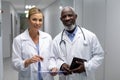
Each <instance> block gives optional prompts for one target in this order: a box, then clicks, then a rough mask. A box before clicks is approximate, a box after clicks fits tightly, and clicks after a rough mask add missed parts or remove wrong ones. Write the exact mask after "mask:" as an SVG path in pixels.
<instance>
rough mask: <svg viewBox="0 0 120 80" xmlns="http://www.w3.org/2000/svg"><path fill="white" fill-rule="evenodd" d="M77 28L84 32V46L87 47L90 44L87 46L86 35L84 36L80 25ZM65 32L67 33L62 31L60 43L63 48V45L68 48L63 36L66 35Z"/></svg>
mask: <svg viewBox="0 0 120 80" xmlns="http://www.w3.org/2000/svg"><path fill="white" fill-rule="evenodd" d="M77 26H78V27H79V28H80V30H81V32H82V35H83V38H84V42H83V45H84V46H87V45H88V44H87V41H86V38H85V34H84V32H83V30H82V28H81V27H80V26H79V25H77ZM64 32H65V29H64V30H63V31H62V35H61V41H60V43H59V45H60V46H61V44H62V43H63V44H64V45H65V46H66V42H65V40H64V39H63V34H64Z"/></svg>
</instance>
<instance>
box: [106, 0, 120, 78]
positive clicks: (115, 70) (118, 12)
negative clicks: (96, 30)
mask: <svg viewBox="0 0 120 80" xmlns="http://www.w3.org/2000/svg"><path fill="white" fill-rule="evenodd" d="M106 7H107V24H106V37H105V43H106V44H105V49H106V53H107V54H106V62H105V64H106V66H105V80H120V70H119V68H120V0H107V6H106Z"/></svg>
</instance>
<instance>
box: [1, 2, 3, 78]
mask: <svg viewBox="0 0 120 80" xmlns="http://www.w3.org/2000/svg"><path fill="white" fill-rule="evenodd" d="M0 10H2V9H1V0H0ZM1 23H2V14H1V13H0V80H3V55H2V37H1V31H2V30H1V27H2V26H1Z"/></svg>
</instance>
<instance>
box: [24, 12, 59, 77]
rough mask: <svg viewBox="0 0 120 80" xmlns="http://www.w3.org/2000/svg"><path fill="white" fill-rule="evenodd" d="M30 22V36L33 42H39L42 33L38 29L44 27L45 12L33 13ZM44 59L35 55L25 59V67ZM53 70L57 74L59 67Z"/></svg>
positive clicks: (53, 74)
mask: <svg viewBox="0 0 120 80" xmlns="http://www.w3.org/2000/svg"><path fill="white" fill-rule="evenodd" d="M28 22H29V26H30V27H29V34H30V37H31V39H32V40H33V42H34V43H35V44H37V43H38V42H39V35H40V34H39V32H38V31H39V29H40V28H41V27H42V24H43V14H42V13H36V14H33V15H31V16H30V18H29V19H28ZM43 60H44V58H43V57H42V56H38V55H35V56H33V57H32V58H30V59H26V60H25V67H28V66H29V65H30V64H32V63H36V62H40V61H43ZM51 71H52V73H51V75H52V76H55V75H56V74H57V73H56V71H57V68H52V69H51Z"/></svg>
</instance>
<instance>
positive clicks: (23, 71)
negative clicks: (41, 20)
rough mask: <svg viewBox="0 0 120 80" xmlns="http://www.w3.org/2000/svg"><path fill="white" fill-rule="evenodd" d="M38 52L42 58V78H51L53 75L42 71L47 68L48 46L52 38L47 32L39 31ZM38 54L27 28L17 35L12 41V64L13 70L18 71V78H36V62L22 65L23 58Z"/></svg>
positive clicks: (24, 79)
mask: <svg viewBox="0 0 120 80" xmlns="http://www.w3.org/2000/svg"><path fill="white" fill-rule="evenodd" d="M39 33H40V36H39V45H40V47H39V50H40V51H39V52H40V55H41V56H42V57H43V58H44V60H43V61H42V62H41V71H43V72H42V77H43V80H53V77H52V76H51V75H50V74H49V73H47V72H44V71H49V70H48V65H49V60H48V58H49V55H50V46H51V42H52V38H51V36H50V35H49V34H47V33H45V32H42V31H39ZM34 55H38V53H37V48H36V45H35V44H34V42H33V41H32V39H31V38H30V36H29V32H28V29H27V30H26V31H24V32H23V33H22V34H20V35H19V36H17V37H16V38H15V39H14V41H13V54H12V64H13V67H14V69H15V70H17V71H18V72H19V80H38V76H37V74H38V72H37V71H38V63H33V64H31V65H30V66H29V67H27V68H25V67H24V61H25V59H28V58H31V57H33V56H34Z"/></svg>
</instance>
